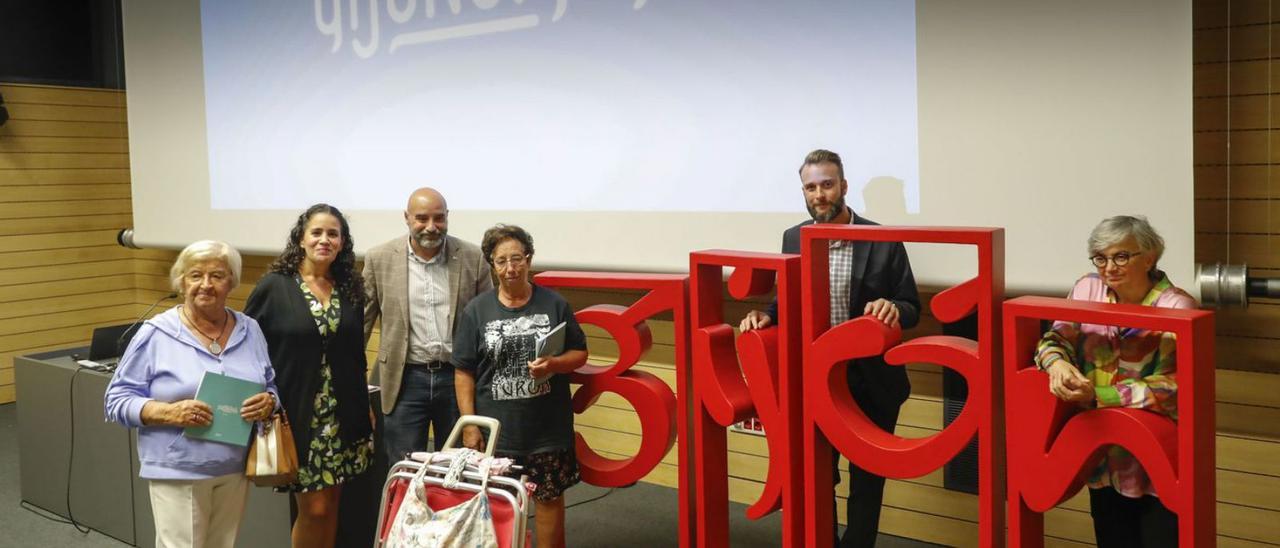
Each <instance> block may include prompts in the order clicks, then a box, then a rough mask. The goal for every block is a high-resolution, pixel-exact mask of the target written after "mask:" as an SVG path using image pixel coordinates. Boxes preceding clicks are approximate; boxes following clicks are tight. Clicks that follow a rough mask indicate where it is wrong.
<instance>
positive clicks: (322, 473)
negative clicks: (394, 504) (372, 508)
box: [284, 363, 373, 493]
mask: <svg viewBox="0 0 1280 548" xmlns="http://www.w3.org/2000/svg"><path fill="white" fill-rule="evenodd" d="M320 378H321V382H320V390H318V391H316V401H315V412H314V413H312V415H311V445H310V446H309V449H310V450H309V451H307V460H306V462H301V463H298V482H297V483H294V484H292V485H289V486H286V488H285V489H284V490H287V491H291V492H294V493H307V492H311V491H319V490H321V489H325V488H328V487H333V486H335V485H341V484H342V483H345V482H347V481H348V480H350V479H351V478H354V477H355V476H357V475H359V474H361V473H363V472H364V471H365V470H367V469H369V465H370V463H372V462H373V437H372V436H370V437H367V438H365V439H363V440H360V441H359V442H357V443H355V444H348V443H346V442H344V441H343V440H342V436H339V435H338V416H337V410H338V400H337V398H334V397H333V375H332V374H330V372H329V364H327V363H322V364H320Z"/></svg>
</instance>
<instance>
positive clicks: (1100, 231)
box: [1089, 215, 1164, 269]
mask: <svg viewBox="0 0 1280 548" xmlns="http://www.w3.org/2000/svg"><path fill="white" fill-rule="evenodd" d="M1129 236H1133V239H1134V240H1136V241H1137V242H1138V250H1139V251H1142V252H1143V253H1150V254H1151V255H1152V256H1153V258H1154V259H1155V260H1154V261H1153V262H1152V263H1151V265H1152V268H1153V269H1154V268H1155V264H1156V263H1158V262H1160V256H1161V255H1164V238H1161V237H1160V233H1159V232H1156V229H1155V228H1154V227H1152V226H1151V223H1149V222H1147V218H1146V217H1143V216H1141V215H1116V216H1115V217H1108V218H1106V219H1103V220H1102V222H1100V223H1098V226H1095V227H1093V232H1091V233H1089V254H1090V255H1096V254H1098V253H1101V252H1102V250H1104V249H1106V248H1108V247H1111V246H1113V245H1116V244H1118V243H1120V242H1122V241H1124V239H1125V238H1128V237H1129Z"/></svg>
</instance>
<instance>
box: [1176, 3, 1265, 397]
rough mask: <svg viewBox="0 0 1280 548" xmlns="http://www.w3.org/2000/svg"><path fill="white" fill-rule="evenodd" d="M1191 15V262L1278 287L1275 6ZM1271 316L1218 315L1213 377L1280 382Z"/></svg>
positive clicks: (1256, 308)
mask: <svg viewBox="0 0 1280 548" xmlns="http://www.w3.org/2000/svg"><path fill="white" fill-rule="evenodd" d="M1192 6H1193V11H1192V25H1193V27H1194V34H1193V42H1192V50H1193V53H1192V59H1193V66H1192V73H1193V78H1194V82H1193V87H1192V93H1193V95H1194V97H1193V110H1192V111H1193V117H1192V118H1193V121H1192V123H1193V126H1192V127H1193V132H1194V134H1193V143H1194V149H1193V154H1194V155H1193V163H1194V165H1195V172H1194V180H1195V231H1196V236H1195V238H1196V240H1195V258H1196V261H1197V262H1199V263H1208V264H1212V263H1219V262H1220V263H1227V264H1247V265H1248V266H1249V273H1250V275H1251V276H1255V277H1280V252H1277V251H1276V250H1277V249H1280V246H1277V245H1276V244H1277V243H1280V242H1277V241H1275V238H1277V237H1280V193H1278V192H1277V191H1280V180H1277V178H1280V101H1277V97H1280V33H1277V29H1280V25H1277V21H1280V2H1277V1H1276V0H1225V1H1223V0H1193V2H1192ZM1277 310H1280V306H1277V303H1276V302H1274V301H1271V300H1257V301H1255V302H1254V303H1251V306H1249V308H1248V309H1245V310H1239V309H1237V310H1223V311H1221V313H1220V314H1219V316H1218V323H1217V332H1218V335H1219V339H1218V345H1217V364H1218V367H1219V368H1220V369H1237V370H1243V371H1257V372H1267V373H1272V374H1280V354H1278V353H1277V351H1280V329H1276V328H1277V327H1280V315H1277ZM1273 398H1274V396H1273ZM1271 401H1274V399H1273V400H1271ZM1228 416H1229V417H1230V416H1232V415H1231V414H1229V415H1228Z"/></svg>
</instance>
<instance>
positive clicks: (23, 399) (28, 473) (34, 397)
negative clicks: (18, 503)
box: [14, 348, 290, 548]
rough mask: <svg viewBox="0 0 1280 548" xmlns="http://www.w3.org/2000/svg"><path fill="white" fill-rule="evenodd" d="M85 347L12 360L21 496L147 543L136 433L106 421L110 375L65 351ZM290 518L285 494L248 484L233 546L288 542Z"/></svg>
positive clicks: (149, 529)
mask: <svg viewBox="0 0 1280 548" xmlns="http://www.w3.org/2000/svg"><path fill="white" fill-rule="evenodd" d="M88 353H89V352H88V349H87V348H71V349H64V350H56V351H52V352H44V353H40V354H31V355H28V356H21V357H18V358H15V359H14V381H15V384H16V385H17V400H18V402H17V405H18V445H19V447H18V470H19V476H20V478H19V485H20V490H21V494H22V500H23V501H26V502H28V503H30V504H33V505H35V506H38V507H40V508H42V509H44V510H47V511H49V512H53V513H55V514H57V515H59V516H62V517H71V516H74V517H75V519H76V521H77V522H79V523H80V524H81V525H84V526H88V527H92V528H93V529H96V530H98V531H100V532H102V533H103V534H105V535H108V536H110V537H113V538H116V539H119V540H121V541H123V542H126V543H129V544H132V545H135V546H143V547H147V548H151V547H153V546H154V545H155V525H154V520H153V518H152V514H151V496H150V492H149V490H148V487H147V482H146V481H145V480H142V479H139V478H138V457H137V454H136V453H137V434H136V432H135V431H134V430H132V429H127V428H125V427H123V426H120V425H118V424H115V423H109V422H106V419H105V416H104V407H103V395H104V394H105V393H106V389H107V383H108V382H110V381H111V374H110V373H103V372H99V371H93V370H90V369H85V368H82V367H80V366H79V365H77V364H76V363H75V360H74V359H72V357H71V356H72V355H73V354H75V355H80V356H85V355H87V354H88ZM68 464H70V474H68ZM68 479H69V480H70V483H71V489H70V491H69V493H70V496H69V498H70V512H68V489H67V483H68ZM289 523H290V519H289V497H288V495H285V494H277V493H274V492H273V491H272V490H270V489H267V488H262V487H254V486H250V487H249V500H248V503H247V505H246V506H245V513H244V520H243V521H241V523H240V534H239V537H238V541H237V543H236V545H237V546H242V547H248V548H254V547H259V546H261V547H276V546H288V545H289Z"/></svg>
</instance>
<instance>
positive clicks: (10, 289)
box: [0, 84, 141, 403]
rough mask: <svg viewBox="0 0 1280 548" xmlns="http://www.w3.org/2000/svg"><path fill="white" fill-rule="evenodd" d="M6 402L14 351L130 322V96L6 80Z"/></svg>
mask: <svg viewBox="0 0 1280 548" xmlns="http://www.w3.org/2000/svg"><path fill="white" fill-rule="evenodd" d="M0 94H3V95H4V98H5V103H6V105H7V107H8V109H9V114H10V117H11V119H10V120H9V122H8V123H7V124H5V125H4V126H3V127H0V403H6V402H11V401H13V400H14V385H13V357H14V356H18V355H22V354H28V353H31V352H38V351H42V350H51V349H56V348H65V347H68V346H75V345H84V344H88V340H89V338H90V334H91V333H92V330H93V328H94V327H96V326H100V325H111V324H118V323H124V322H129V321H132V320H133V318H134V317H136V316H137V314H139V313H140V312H141V310H139V309H138V307H137V306H136V305H135V303H136V302H137V300H138V299H137V295H136V293H135V290H134V288H135V283H134V257H135V256H136V255H138V253H137V252H134V251H130V250H128V249H125V248H123V247H120V246H119V245H117V244H116V242H115V237H116V233H117V232H118V231H119V230H120V229H122V228H125V227H128V226H130V225H131V224H132V209H131V204H130V200H129V154H128V152H129V150H128V148H129V147H128V139H127V138H126V135H127V128H126V117H125V100H124V93H122V92H119V91H105V90H87V89H71V88H57V87H45V86H28V85H4V84H0Z"/></svg>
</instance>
